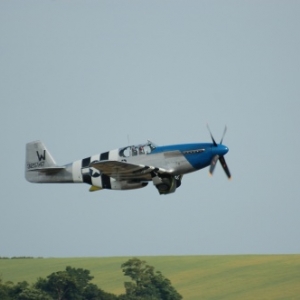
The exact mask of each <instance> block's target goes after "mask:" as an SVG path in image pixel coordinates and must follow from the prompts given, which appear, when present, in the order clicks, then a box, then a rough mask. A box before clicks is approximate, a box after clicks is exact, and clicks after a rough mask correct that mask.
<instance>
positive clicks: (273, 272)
mask: <svg viewBox="0 0 300 300" xmlns="http://www.w3.org/2000/svg"><path fill="white" fill-rule="evenodd" d="M139 258H140V259H143V260H146V261H147V263H148V264H149V265H152V266H154V267H155V270H157V271H161V272H162V274H163V275H164V276H165V277H167V278H168V279H170V280H171V282H172V284H173V286H174V287H175V288H176V290H177V291H178V292H179V293H180V294H181V295H182V296H183V298H184V299H185V300H196V299H197V300H198V299H230V300H232V299H244V300H246V299H272V300H273V299H300V255H232V256H230V255H228V256H227V255H225V256H166V257H163V256H157V257H139ZM128 259H129V258H127V257H111V258H110V257H109V258H47V259H46V258H44V259H0V276H1V277H2V279H3V281H13V282H14V283H17V282H19V281H23V280H26V281H28V282H30V283H33V282H35V281H36V279H37V278H38V277H46V276H47V275H49V274H51V273H52V272H56V271H60V270H64V269H65V267H66V266H71V267H75V268H84V269H88V270H90V271H91V275H92V276H94V279H93V282H94V283H95V284H97V285H98V286H99V287H100V288H102V289H103V290H104V291H107V292H112V293H114V294H121V293H123V292H124V287H123V286H124V285H123V284H124V281H128V280H129V278H127V277H124V275H123V273H122V271H121V264H122V263H124V262H125V261H127V260H128Z"/></svg>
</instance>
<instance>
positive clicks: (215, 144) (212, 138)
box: [206, 124, 218, 146]
mask: <svg viewBox="0 0 300 300" xmlns="http://www.w3.org/2000/svg"><path fill="white" fill-rule="evenodd" d="M206 126H207V129H208V131H209V133H210V137H211V140H212V141H213V143H214V146H218V144H217V143H216V141H215V139H214V137H213V135H212V133H211V131H210V128H209V126H208V124H206Z"/></svg>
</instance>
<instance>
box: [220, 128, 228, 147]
mask: <svg viewBox="0 0 300 300" xmlns="http://www.w3.org/2000/svg"><path fill="white" fill-rule="evenodd" d="M226 131H227V126H225V128H224V132H223V135H222V138H221V142H220V144H222V143H223V139H224V136H225V133H226Z"/></svg>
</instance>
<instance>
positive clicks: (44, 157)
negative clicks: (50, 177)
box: [25, 141, 57, 182]
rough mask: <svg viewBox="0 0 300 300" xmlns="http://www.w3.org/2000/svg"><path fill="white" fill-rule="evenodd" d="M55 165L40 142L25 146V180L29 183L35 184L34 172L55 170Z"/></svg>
mask: <svg viewBox="0 0 300 300" xmlns="http://www.w3.org/2000/svg"><path fill="white" fill-rule="evenodd" d="M56 168H57V165H56V162H55V160H54V158H53V157H52V155H51V154H50V152H49V151H48V149H47V148H46V146H45V145H44V144H43V143H42V142H41V141H34V142H30V143H27V144H26V164H25V178H26V179H27V180H28V181H31V182H37V180H36V178H37V177H36V174H34V173H36V172H34V171H42V170H49V169H56Z"/></svg>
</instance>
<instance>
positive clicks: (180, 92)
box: [0, 0, 300, 257]
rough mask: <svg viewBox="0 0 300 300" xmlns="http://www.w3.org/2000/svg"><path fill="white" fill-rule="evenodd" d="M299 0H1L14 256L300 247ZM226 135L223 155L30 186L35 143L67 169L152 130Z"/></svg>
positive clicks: (0, 84)
mask: <svg viewBox="0 0 300 300" xmlns="http://www.w3.org/2000/svg"><path fill="white" fill-rule="evenodd" d="M299 11H300V2H299V1H276V0H272V1H268V0H266V1H255V0H254V1H240V0H238V1H234V0H232V1H231V0H230V1H222V0H214V1H210V0H207V1H202V0H200V1H177V0H175V1H156V0H154V1H115V0H113V1H92V0H88V1H79V0H74V1H73V0H72V1H68V0H64V1H59V0H55V1H47V0H42V1H33V0H27V1H21V0H18V1H17V0H9V1H8V0H2V1H1V2H0V103H1V109H0V138H1V152H0V153H1V172H0V185H1V188H0V256H8V257H12V256H35V257H37V256H42V257H90V256H93V257H107V256H145V255H149V256H153V255H227V254H229V255H231V254H292V253H298V254H299V253H300V230H299V228H300V218H299V211H300V186H299V178H300V176H299V170H300V160H299V158H298V156H299V155H298V151H299V148H300V139H299V128H300V118H299V111H300V84H299V80H300V56H299V53H300V35H299V31H300V18H299ZM207 123H209V125H210V128H211V130H212V132H213V135H214V137H215V139H216V140H217V141H219V140H220V139H221V136H222V133H223V130H224V126H225V125H227V128H228V130H227V133H226V136H225V138H224V142H223V143H224V144H225V145H226V146H228V148H229V152H228V154H227V155H226V161H227V164H228V166H229V168H230V171H231V173H232V180H231V181H228V179H227V177H226V175H225V173H224V172H223V170H222V168H221V166H220V164H219V165H217V167H216V169H215V172H214V176H213V177H209V176H208V169H207V168H206V169H203V170H201V171H198V172H194V173H192V174H188V175H186V176H184V177H183V180H182V185H181V187H180V188H179V189H177V191H176V192H175V193H174V194H170V195H165V196H160V195H159V194H158V192H157V190H156V188H155V187H154V186H153V185H152V183H150V184H149V185H148V186H147V187H146V188H143V189H140V190H132V191H111V190H103V191H99V192H94V193H90V192H89V191H88V190H89V186H88V185H86V184H32V183H29V182H27V181H26V180H25V178H24V165H25V144H26V143H27V142H30V141H34V140H38V139H39V140H42V141H43V142H44V143H45V145H46V146H47V148H48V150H49V151H50V152H51V154H52V156H53V157H54V158H55V160H56V162H57V163H58V164H60V165H63V164H66V163H70V162H72V161H75V160H78V159H82V158H85V157H87V156H90V155H93V154H96V153H101V152H105V151H108V150H111V149H115V148H119V147H123V146H127V145H128V143H130V144H138V143H143V142H145V141H146V140H147V139H150V140H151V141H153V142H154V143H156V144H158V145H168V144H178V143H190V142H211V139H210V136H209V132H208V130H207V128H206V124H207Z"/></svg>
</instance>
